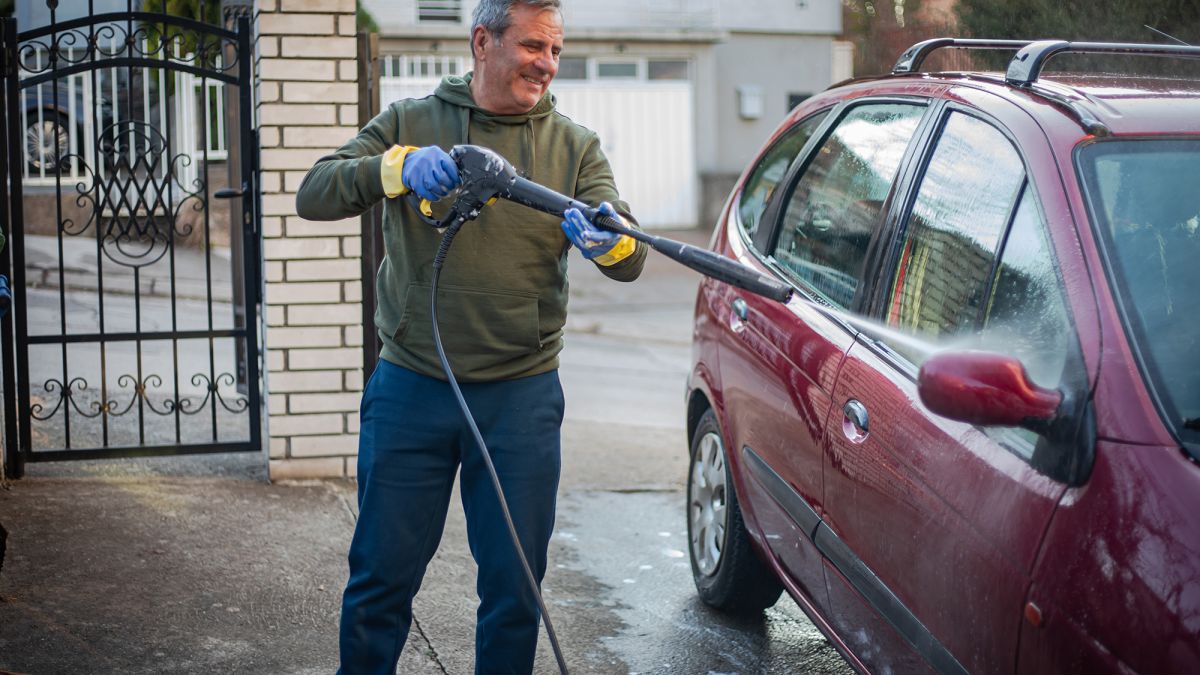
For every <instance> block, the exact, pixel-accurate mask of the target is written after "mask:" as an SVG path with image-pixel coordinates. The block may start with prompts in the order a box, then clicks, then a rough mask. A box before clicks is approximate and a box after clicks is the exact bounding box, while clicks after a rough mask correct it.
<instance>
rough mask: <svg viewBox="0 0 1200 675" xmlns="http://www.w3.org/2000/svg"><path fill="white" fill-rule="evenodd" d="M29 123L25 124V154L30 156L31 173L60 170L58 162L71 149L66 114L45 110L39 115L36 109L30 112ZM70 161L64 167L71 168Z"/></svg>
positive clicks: (47, 173) (50, 173)
mask: <svg viewBox="0 0 1200 675" xmlns="http://www.w3.org/2000/svg"><path fill="white" fill-rule="evenodd" d="M28 118H29V119H28V124H26V126H25V154H26V157H28V158H29V173H30V174H31V175H41V174H42V172H43V171H44V172H45V173H46V175H47V176H51V175H54V174H56V173H57V172H58V171H59V166H58V163H59V161H60V159H61V158H63V157H65V156H66V155H67V154H68V153H69V152H70V151H71V150H70V148H71V139H70V135H69V134H70V132H69V131H68V129H69V128H70V127H68V126H67V119H66V117H65V116H63V115H61V114H59V113H57V112H55V111H53V110H43V111H42V112H41V115H40V116H39V115H38V112H37V111H36V110H31V111H29V113H28ZM69 161H70V160H67V162H68V164H67V166H65V167H63V168H65V169H67V170H70V165H69Z"/></svg>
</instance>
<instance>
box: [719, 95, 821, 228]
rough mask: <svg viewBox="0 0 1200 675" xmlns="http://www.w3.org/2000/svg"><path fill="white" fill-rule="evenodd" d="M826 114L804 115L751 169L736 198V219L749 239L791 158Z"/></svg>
mask: <svg viewBox="0 0 1200 675" xmlns="http://www.w3.org/2000/svg"><path fill="white" fill-rule="evenodd" d="M828 113H829V111H827V110H823V111H821V112H819V113H817V114H816V115H813V116H811V117H808V118H805V119H804V120H803V121H801V122H800V123H798V124H796V125H795V126H793V127H792V128H791V129H788V130H787V131H786V132H784V133H783V135H782V136H780V137H779V139H778V140H777V141H775V143H774V144H772V145H771V148H770V149H769V150H767V151H766V153H764V154H763V157H762V159H761V160H760V161H759V163H758V164H757V165H756V166H755V167H754V170H753V171H751V172H750V177H749V178H747V179H746V185H745V187H744V188H743V189H742V195H741V197H740V198H739V199H738V218H739V220H740V221H741V225H742V230H743V231H745V232H746V235H747V236H748V237H749V238H750V239H754V235H755V233H757V232H758V225H759V221H760V220H761V219H762V214H763V211H766V209H767V203H768V202H769V201H770V200H771V195H772V194H774V192H775V187H776V186H777V185H779V183H780V181H782V180H783V176H784V174H785V173H787V170H788V167H789V166H791V165H792V161H794V160H795V159H796V155H799V154H800V150H802V149H803V148H804V144H805V143H807V142H808V139H809V138H810V137H811V136H812V135H813V132H815V131H816V130H817V127H819V126H821V122H823V121H824V120H825V115H827V114H828Z"/></svg>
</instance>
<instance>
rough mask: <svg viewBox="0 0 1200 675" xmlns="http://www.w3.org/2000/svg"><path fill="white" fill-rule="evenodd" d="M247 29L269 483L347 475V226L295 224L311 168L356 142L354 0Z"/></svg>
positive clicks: (353, 378) (264, 2)
mask: <svg viewBox="0 0 1200 675" xmlns="http://www.w3.org/2000/svg"><path fill="white" fill-rule="evenodd" d="M256 19H257V32H258V50H257V62H256V67H257V73H258V81H259V98H258V123H259V128H260V129H261V140H262V187H263V198H262V203H263V223H262V228H263V253H264V256H265V258H266V295H265V303H264V304H265V308H264V310H263V311H264V313H265V314H266V321H267V331H266V340H265V345H264V347H265V349H266V364H267V374H266V387H265V389H266V391H265V392H264V395H265V397H266V401H267V407H268V409H267V414H268V420H269V422H268V427H267V428H268V434H269V437H270V440H269V443H270V458H271V460H270V476H271V479H272V480H277V479H288V478H315V477H324V476H353V475H354V468H355V455H356V454H357V452H358V403H359V399H360V397H361V395H362V387H363V373H362V340H363V325H362V323H363V322H362V280H361V279H362V277H361V274H362V273H361V268H360V266H359V265H360V262H359V257H360V255H361V251H362V242H361V230H360V225H359V219H358V218H351V219H348V220H342V221H336V222H313V221H309V220H303V219H301V218H300V217H298V216H297V215H296V190H297V189H298V188H299V186H300V181H301V179H302V178H303V177H304V174H305V172H306V171H307V170H308V168H309V167H311V166H312V165H313V163H314V162H315V161H316V160H317V158H319V157H321V156H323V155H326V154H328V153H330V152H331V151H332V150H333V149H335V148H337V147H338V146H339V145H341V144H342V143H343V142H345V141H346V140H347V139H349V138H350V137H351V136H353V135H354V134H355V133H356V132H357V127H356V122H357V117H358V104H357V102H358V86H357V82H356V78H357V67H356V60H355V59H356V47H355V44H356V43H355V37H354V34H355V23H354V0H259V1H258V8H257V17H256Z"/></svg>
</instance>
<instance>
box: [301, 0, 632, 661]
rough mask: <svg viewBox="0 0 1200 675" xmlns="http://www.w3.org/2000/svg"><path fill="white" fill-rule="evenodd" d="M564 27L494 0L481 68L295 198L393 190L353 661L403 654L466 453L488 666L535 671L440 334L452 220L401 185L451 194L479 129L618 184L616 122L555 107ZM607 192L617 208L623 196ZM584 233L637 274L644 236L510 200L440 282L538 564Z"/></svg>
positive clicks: (621, 267)
mask: <svg viewBox="0 0 1200 675" xmlns="http://www.w3.org/2000/svg"><path fill="white" fill-rule="evenodd" d="M562 42H563V27H562V16H561V13H560V9H559V2H558V0H482V1H481V2H480V3H479V5H478V7H477V8H476V10H475V13H474V16H473V26H472V29H471V50H472V54H473V55H474V60H475V67H474V71H473V72H472V73H471V74H468V75H467V76H465V77H461V78H460V77H448V78H446V79H444V80H443V81H442V83H441V85H440V86H439V87H438V89H437V91H436V92H435V93H434V94H433V95H432V96H428V97H426V98H423V99H416V100H404V101H398V102H396V103H393V104H392V105H391V106H390V107H389V108H388V109H387V110H385V111H384V112H382V113H381V114H380V115H379V116H378V117H376V118H375V119H374V120H372V121H371V122H370V123H369V124H368V125H367V126H366V127H365V128H364V129H363V130H362V131H361V132H360V133H359V134H358V136H357V137H355V138H354V139H353V140H351V141H350V142H348V143H347V144H346V145H344V146H343V147H342V148H340V149H339V150H338V151H337V152H336V153H334V154H333V155H330V156H328V157H324V158H322V159H321V160H319V161H318V162H317V164H316V165H315V166H314V167H313V168H312V170H311V171H309V173H308V175H307V176H306V177H305V179H304V182H303V184H302V185H301V187H300V191H299V194H298V195H297V210H298V213H299V215H300V216H301V217H304V218H309V219H338V218H346V217H349V216H354V215H357V214H360V213H362V212H363V211H365V210H366V209H368V208H370V207H371V206H372V205H374V204H375V203H377V202H379V201H380V200H384V199H386V202H385V207H384V242H385V247H386V250H387V256H386V258H385V259H384V261H383V263H382V265H381V266H380V269H379V273H378V277H377V280H376V287H377V293H376V297H377V298H378V301H377V302H378V306H377V307H376V312H375V324H376V328H377V329H378V331H379V334H380V337H381V339H382V342H383V351H382V354H381V356H382V358H381V359H380V361H379V365H378V366H377V368H376V370H375V372H374V373H373V374H372V375H371V378H370V380H369V381H368V383H367V385H366V390H365V391H364V393H363V401H362V410H361V416H362V425H361V435H360V444H359V457H358V500H359V511H360V513H359V520H358V524H357V527H356V528H355V532H354V539H353V541H352V543H351V545H350V554H349V560H350V581H349V583H348V584H347V586H346V591H345V594H344V597H343V604H342V623H341V658H342V670H341V672H343V673H346V674H349V673H391V672H393V670H394V669H395V665H396V662H397V660H398V658H399V655H400V651H401V649H402V648H403V646H404V642H405V639H406V637H407V635H408V630H409V626H410V624H411V621H412V598H413V596H414V595H415V594H416V592H417V589H418V588H419V586H420V583H421V578H422V576H423V574H424V572H425V567H426V565H427V564H428V562H429V560H430V558H432V556H433V554H434V552H435V551H436V549H437V546H438V542H439V541H440V539H441V535H442V528H443V524H444V521H445V517H446V509H447V505H448V502H449V499H450V492H451V487H452V484H453V480H454V475H455V472H456V470H457V468H458V465H459V463H461V465H462V477H461V492H462V501H463V507H464V510H465V511H466V516H467V534H468V538H469V542H470V547H471V553H472V555H473V556H474V558H475V561H476V563H477V564H478V566H479V573H478V578H477V582H476V592H477V593H478V595H479V600H480V605H479V610H478V616H477V624H476V638H475V658H476V672H499V673H528V672H530V671H531V670H532V669H533V658H534V652H535V649H536V645H537V633H538V619H539V615H538V610H537V605H536V601H535V598H534V596H533V594H532V592H531V591H530V590H529V589H528V588H527V583H526V580H525V577H524V573H523V571H522V569H521V567H520V563H519V561H518V559H517V557H516V554H515V552H514V551H513V548H512V544H511V542H510V539H509V536H508V532H507V528H506V526H505V524H504V521H503V520H502V516H501V514H500V510H499V504H498V501H497V498H496V496H495V494H494V493H493V490H492V485H491V482H490V479H489V478H488V476H487V474H486V469H485V468H484V465H483V462H482V459H481V455H480V451H479V449H478V448H477V447H476V446H475V443H474V442H473V440H472V437H471V435H470V432H469V431H468V430H467V428H466V426H465V424H464V421H463V419H462V415H461V413H460V411H459V409H458V407H457V405H456V404H455V401H454V399H453V397H452V394H451V391H450V389H449V385H448V384H447V383H446V382H445V381H444V378H445V376H444V374H443V372H442V369H441V366H440V364H439V361H438V358H437V354H436V352H435V350H434V346H433V337H432V328H431V321H432V318H431V317H430V315H429V313H430V310H429V305H430V297H429V295H430V280H431V277H432V261H433V257H434V253H435V252H436V250H437V246H438V243H439V240H440V236H441V235H440V233H438V232H437V231H436V230H434V229H433V228H431V227H429V226H428V225H426V224H424V223H422V222H421V221H420V220H419V219H418V217H417V216H416V214H415V213H414V212H413V211H412V210H411V209H410V208H408V207H407V206H406V204H405V202H404V200H402V199H397V198H396V197H398V196H399V195H403V194H405V193H407V192H408V191H412V192H415V193H416V194H417V195H419V196H420V197H422V198H425V199H429V200H436V199H438V198H441V197H444V196H446V195H447V194H448V193H449V191H451V190H452V189H454V188H455V187H456V186H457V185H458V184H459V177H458V171H457V168H456V167H455V165H454V162H453V161H452V160H451V159H450V157H449V155H448V154H447V153H446V150H448V149H449V148H451V147H453V146H454V145H457V144H463V143H470V144H474V145H480V146H484V147H487V148H491V149H492V150H495V151H496V152H498V153H500V154H501V155H503V156H504V157H505V158H506V159H508V161H510V162H511V163H512V164H513V165H514V166H516V168H517V169H518V170H519V171H521V172H522V173H523V174H524V175H526V176H528V177H529V178H530V179H532V180H533V181H535V182H537V183H541V184H543V185H546V186H547V187H550V188H551V189H554V190H557V191H558V192H560V193H563V194H567V195H573V196H574V197H575V198H576V199H578V200H579V201H582V202H585V203H589V204H598V203H605V202H606V203H611V204H613V205H615V206H616V210H617V211H620V212H622V213H623V214H624V217H625V218H627V219H628V218H629V215H628V207H627V206H626V205H625V204H624V203H623V202H621V201H618V195H617V191H616V188H615V185H614V183H613V177H612V171H611V169H610V168H609V165H608V160H607V159H605V157H604V154H603V153H602V152H601V150H600V143H599V139H598V138H597V137H596V135H595V134H594V133H593V132H591V131H589V130H587V129H584V128H583V127H580V126H578V125H576V124H574V123H573V122H571V121H570V120H569V119H567V118H566V117H563V116H562V115H560V114H558V113H556V112H555V111H554V98H553V97H552V96H551V95H550V94H549V92H548V88H549V85H550V81H551V80H552V79H553V78H554V75H555V74H556V73H557V71H558V54H559V52H560V51H561V50H562ZM602 208H603V209H604V210H605V211H606V212H608V213H610V214H613V215H615V212H614V210H613V208H612V206H609V205H608V204H605V205H604V206H602ZM570 244H574V245H575V246H577V247H578V248H579V249H580V250H581V251H582V252H583V255H584V256H585V257H587V258H589V259H591V260H592V261H593V262H594V263H595V264H597V265H598V266H599V268H600V270H601V271H602V272H603V273H604V274H605V275H607V276H609V277H611V278H613V279H617V280H620V281H632V280H633V279H635V278H637V276H638V275H639V274H640V273H641V269H642V264H643V261H644V260H645V256H646V249H645V247H644V246H643V245H641V244H638V243H636V242H635V241H633V240H632V239H631V238H629V237H626V236H623V235H616V234H613V233H610V232H605V231H602V230H599V229H598V228H596V227H594V226H593V225H592V224H591V223H590V222H588V221H587V219H586V218H584V217H583V216H582V215H581V214H580V213H579V212H578V211H574V210H573V211H572V212H570V213H569V214H568V215H567V219H566V220H565V221H560V220H559V219H557V218H554V217H552V216H548V215H545V214H541V213H538V212H535V211H533V210H531V209H528V208H526V207H523V206H520V205H517V204H514V203H511V202H506V201H500V202H497V203H495V204H493V205H491V206H488V207H487V208H485V209H484V210H483V213H482V215H481V216H480V218H479V219H478V220H475V221H472V222H470V223H468V224H467V225H466V226H464V227H463V229H462V230H461V232H460V233H459V234H458V236H457V238H456V239H455V241H454V246H453V247H452V248H451V249H450V253H449V256H448V258H447V260H446V264H445V267H444V269H443V272H442V277H441V282H440V287H439V303H438V304H439V314H440V316H439V317H438V321H439V324H438V325H439V327H440V329H441V333H442V337H443V341H444V344H445V347H446V352H447V354H448V356H449V360H450V363H451V366H452V368H453V370H454V374H455V377H456V379H458V381H459V382H460V383H463V392H464V395H465V396H466V399H467V402H468V403H469V405H470V407H471V410H472V412H473V413H474V415H475V418H476V420H477V421H478V424H479V427H480V429H481V430H482V432H483V435H484V438H485V440H486V442H487V445H488V448H489V449H490V451H491V453H492V456H493V458H494V460H495V464H496V469H497V471H498V473H499V476H500V481H501V484H502V485H503V488H504V492H505V496H506V498H507V499H508V504H509V507H510V509H511V511H512V515H513V518H514V520H515V523H516V529H517V532H518V534H519V537H520V539H521V545H522V548H523V549H524V552H525V555H526V557H527V558H528V560H529V563H530V566H531V567H532V568H533V572H534V574H535V575H536V576H537V578H538V580H539V582H540V580H541V579H542V576H543V575H544V573H545V570H546V550H547V546H548V544H549V539H550V535H551V532H552V530H553V527H554V509H555V493H556V491H557V488H558V478H559V465H560V464H559V443H560V440H559V428H560V426H561V424H562V415H563V398H562V388H561V386H560V385H559V380H558V371H557V368H558V353H559V351H560V350H561V349H562V334H563V324H564V323H565V320H566V304H567V281H566V264H567V252H568V249H569V247H570Z"/></svg>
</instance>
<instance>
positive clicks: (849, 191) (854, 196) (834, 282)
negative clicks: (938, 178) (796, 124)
mask: <svg viewBox="0 0 1200 675" xmlns="http://www.w3.org/2000/svg"><path fill="white" fill-rule="evenodd" d="M924 112H925V107H924V106H920V105H914V104H905V103H879V104H869V105H862V106H858V107H856V108H852V109H851V110H850V111H849V112H848V113H847V114H846V116H845V117H844V118H843V119H842V120H841V121H840V122H838V125H837V128H835V129H834V130H833V132H832V133H831V134H830V136H829V138H828V139H826V140H825V142H824V143H823V144H822V145H821V149H820V150H818V151H817V153H816V155H815V156H814V157H813V159H812V161H811V163H810V164H809V166H808V167H807V168H806V169H805V171H804V174H803V175H802V176H801V177H800V180H799V182H798V183H797V184H796V187H795V189H794V190H793V191H792V194H791V196H790V197H789V199H788V203H787V205H786V209H785V210H784V212H783V218H782V221H781V223H780V230H779V234H778V236H777V239H776V243H775V246H774V248H773V249H772V251H771V255H772V256H773V257H774V258H775V260H776V261H777V262H778V263H779V264H780V266H781V267H783V269H784V270H786V271H787V272H789V273H790V274H791V275H792V276H793V277H794V278H795V279H796V280H798V281H799V282H801V283H803V284H804V285H805V286H806V287H807V288H808V289H809V290H811V291H813V292H814V293H815V294H816V295H818V296H820V297H823V298H824V299H825V300H826V301H828V302H830V303H831V304H832V305H834V306H835V307H840V308H842V309H846V308H849V306H850V304H851V302H852V301H853V299H854V292H855V290H857V288H858V279H859V278H860V276H861V273H862V266H863V261H864V260H865V258H866V253H867V245H868V244H869V243H870V240H871V234H872V232H874V230H875V228H876V226H877V225H878V222H879V216H880V211H881V210H882V208H883V201H884V199H886V198H887V194H888V192H889V191H890V190H891V186H892V181H893V180H894V179H895V177H896V170H897V169H898V168H899V166H900V160H901V159H903V157H904V151H905V149H906V148H907V147H908V143H909V141H910V140H911V139H912V136H913V133H914V132H915V131H916V129H917V125H918V124H919V123H920V121H921V116H922V114H924Z"/></svg>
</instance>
